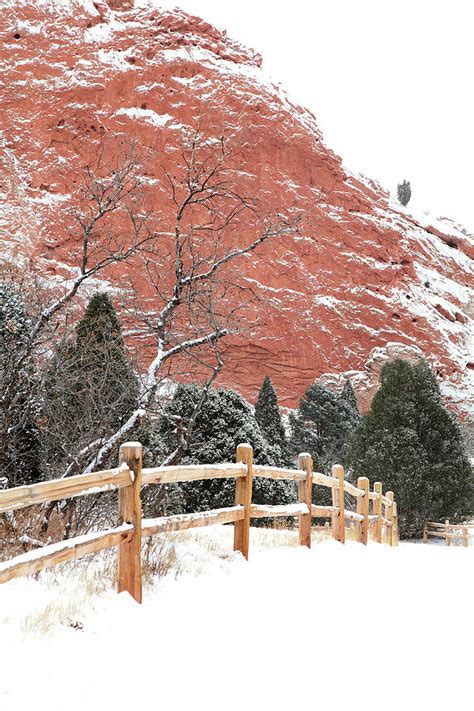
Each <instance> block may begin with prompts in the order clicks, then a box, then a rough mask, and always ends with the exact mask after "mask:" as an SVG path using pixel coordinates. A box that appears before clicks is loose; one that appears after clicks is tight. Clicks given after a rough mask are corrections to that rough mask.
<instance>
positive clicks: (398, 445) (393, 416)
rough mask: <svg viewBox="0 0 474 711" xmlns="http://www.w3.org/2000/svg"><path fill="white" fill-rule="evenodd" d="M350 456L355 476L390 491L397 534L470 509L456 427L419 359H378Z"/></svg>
mask: <svg viewBox="0 0 474 711" xmlns="http://www.w3.org/2000/svg"><path fill="white" fill-rule="evenodd" d="M349 458H350V461H351V463H352V466H353V467H354V471H355V474H356V475H359V476H362V475H363V476H367V477H369V479H370V480H371V481H381V482H382V483H383V485H384V489H385V490H389V489H391V490H392V491H394V492H395V495H396V499H397V503H398V514H399V522H400V532H401V535H404V536H412V535H419V534H420V532H421V531H422V528H423V524H424V522H425V521H426V520H427V519H432V520H435V521H436V520H442V519H444V518H451V519H454V520H455V519H458V518H462V517H463V516H464V515H465V514H469V513H472V491H473V489H472V470H471V466H470V463H469V460H468V458H467V456H466V454H465V452H464V449H463V443H462V435H461V430H460V427H459V424H458V423H457V421H456V418H455V417H454V416H453V415H452V414H450V413H449V412H448V411H447V410H446V409H445V407H444V406H443V403H442V399H441V395H440V391H439V386H438V383H437V380H436V377H435V376H434V374H433V373H432V371H431V369H430V367H429V365H428V364H427V363H426V361H419V362H418V363H416V364H414V365H412V364H410V363H408V362H406V361H403V360H396V361H393V362H392V363H387V364H385V365H384V367H383V368H382V373H381V386H380V389H379V390H378V392H377V393H376V395H375V397H374V399H373V401H372V406H371V410H370V412H369V414H368V415H367V416H366V417H364V418H363V419H362V421H361V423H360V425H359V427H358V428H357V430H356V431H355V433H354V435H353V438H352V440H351V443H350V448H349Z"/></svg>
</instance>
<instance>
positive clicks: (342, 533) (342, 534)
mask: <svg viewBox="0 0 474 711" xmlns="http://www.w3.org/2000/svg"><path fill="white" fill-rule="evenodd" d="M332 475H333V477H334V478H335V479H338V481H339V486H338V487H336V489H335V493H336V506H337V507H338V508H339V511H338V513H337V518H336V526H335V529H336V530H335V533H336V536H335V537H336V540H338V541H340V542H341V543H345V542H346V520H345V511H344V467H342V466H341V465H340V464H334V466H333V467H332ZM333 491H334V489H333Z"/></svg>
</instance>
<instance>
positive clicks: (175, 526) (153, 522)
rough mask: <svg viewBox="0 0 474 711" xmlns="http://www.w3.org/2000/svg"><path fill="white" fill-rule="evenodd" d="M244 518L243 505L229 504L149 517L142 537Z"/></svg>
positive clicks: (145, 521) (143, 522) (144, 521)
mask: <svg viewBox="0 0 474 711" xmlns="http://www.w3.org/2000/svg"><path fill="white" fill-rule="evenodd" d="M243 518H244V507H243V506H228V507H226V508H222V509H210V510H209V511H202V512H200V513H190V514H178V515H176V516H160V517H158V518H147V519H143V521H142V537H148V536H155V535H156V534H158V533H168V532H170V531H185V530H188V529H190V528H202V527H203V526H214V525H216V524H219V523H232V522H234V521H242V520H243Z"/></svg>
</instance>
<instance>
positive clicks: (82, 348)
mask: <svg viewBox="0 0 474 711" xmlns="http://www.w3.org/2000/svg"><path fill="white" fill-rule="evenodd" d="M46 393H47V406H48V437H49V443H48V444H49V452H48V455H49V458H50V460H51V464H52V466H54V467H56V468H57V470H58V471H57V473H61V470H62V468H63V467H64V466H65V465H66V463H67V462H68V461H70V460H71V459H73V458H74V456H75V454H76V453H77V452H79V451H80V450H81V449H82V448H83V447H85V446H87V445H88V444H90V443H91V441H93V440H99V439H102V438H104V437H107V436H108V435H110V434H111V433H112V432H114V431H115V430H116V429H117V428H118V427H120V425H121V424H122V423H123V422H125V420H126V419H127V418H128V416H129V415H130V414H131V412H132V411H133V409H134V408H135V407H136V406H137V403H138V394H139V388H138V380H137V377H136V376H135V374H134V372H133V369H132V368H131V366H130V364H129V362H128V359H127V354H126V351H125V346H124V342H123V337H122V332H121V327H120V323H119V320H118V318H117V314H116V312H115V309H114V307H113V304H112V302H111V300H110V298H109V296H108V295H107V294H105V293H99V294H95V295H94V296H93V297H92V298H91V300H90V301H89V303H88V305H87V308H86V310H85V312H84V315H83V317H82V319H81V320H80V321H79V323H78V325H77V328H76V334H75V338H71V339H66V340H64V341H63V342H62V343H61V344H60V345H59V347H58V348H57V350H56V352H55V354H54V357H53V358H52V361H51V364H50V368H49V372H48V376H47V378H46ZM79 466H80V465H79Z"/></svg>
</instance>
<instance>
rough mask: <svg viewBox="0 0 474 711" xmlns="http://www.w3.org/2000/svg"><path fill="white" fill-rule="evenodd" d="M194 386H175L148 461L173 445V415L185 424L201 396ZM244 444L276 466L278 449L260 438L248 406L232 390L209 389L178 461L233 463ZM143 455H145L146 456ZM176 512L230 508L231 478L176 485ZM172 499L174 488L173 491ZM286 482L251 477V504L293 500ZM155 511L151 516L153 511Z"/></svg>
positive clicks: (260, 460) (260, 461) (232, 495)
mask: <svg viewBox="0 0 474 711" xmlns="http://www.w3.org/2000/svg"><path fill="white" fill-rule="evenodd" d="M201 392H202V390H201V388H200V387H199V386H197V385H179V386H178V388H177V390H176V392H175V395H174V397H173V399H172V401H171V403H170V404H169V405H168V407H167V408H166V412H165V415H164V417H163V418H162V419H161V420H160V422H159V424H158V426H157V428H156V430H157V434H158V436H156V434H155V435H154V437H153V438H152V439H153V445H154V447H155V451H154V452H153V457H152V458H153V459H154V460H155V462H156V461H159V460H160V458H162V457H163V456H164V455H165V454H167V453H169V452H171V451H173V450H174V448H175V447H176V443H177V442H176V434H177V429H179V426H178V419H177V418H181V421H182V425H183V426H186V423H187V422H188V421H189V418H190V417H191V414H192V412H193V410H194V407H195V406H196V403H197V402H198V400H199V398H200V396H201ZM241 442H249V443H250V444H251V445H252V447H253V450H254V461H255V463H256V464H270V465H274V466H278V461H279V457H280V456H281V452H280V449H279V448H276V447H274V446H272V445H271V444H270V443H269V442H267V440H266V439H265V437H264V436H263V434H262V432H261V430H260V427H259V425H258V423H257V421H256V419H255V417H254V415H253V413H252V409H251V407H250V406H249V405H248V404H247V403H246V402H245V400H244V399H243V398H242V397H241V396H240V395H239V394H238V393H236V392H234V391H233V390H224V389H223V388H218V389H214V388H213V389H211V390H210V391H209V393H208V395H207V398H206V400H205V401H204V404H203V406H202V408H201V410H200V412H199V414H198V416H197V418H196V422H195V425H194V428H193V438H192V443H191V446H190V449H189V451H188V452H187V454H186V455H185V457H184V458H183V460H182V462H183V464H206V463H220V462H234V461H235V453H236V448H237V445H238V444H240V443H241ZM148 456H149V455H148ZM179 489H180V498H181V511H184V512H193V511H200V510H205V509H209V508H219V507H222V506H231V505H233V503H234V499H235V481H234V480H231V479H229V480H227V479H218V480H213V479H210V480H205V481H197V482H187V483H185V484H182V485H180V486H179ZM173 493H174V496H175V497H176V492H173ZM294 493H295V492H294V487H293V486H292V484H291V483H290V482H285V481H276V480H272V479H260V478H255V479H254V482H253V501H254V503H260V504H263V503H267V504H284V503H289V502H293V501H294ZM155 515H156V514H155Z"/></svg>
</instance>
